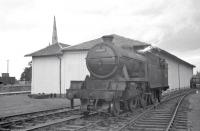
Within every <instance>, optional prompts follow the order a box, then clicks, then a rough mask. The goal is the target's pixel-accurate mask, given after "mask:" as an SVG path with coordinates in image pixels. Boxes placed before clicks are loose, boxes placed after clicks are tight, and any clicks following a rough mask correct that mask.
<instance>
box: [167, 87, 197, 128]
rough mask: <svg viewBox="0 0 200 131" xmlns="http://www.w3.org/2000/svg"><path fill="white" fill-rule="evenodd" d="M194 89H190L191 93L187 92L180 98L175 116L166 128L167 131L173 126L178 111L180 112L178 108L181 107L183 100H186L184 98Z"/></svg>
mask: <svg viewBox="0 0 200 131" xmlns="http://www.w3.org/2000/svg"><path fill="white" fill-rule="evenodd" d="M193 91H194V90H192V91H190V92H189V93H187V94H185V95H184V96H182V97H181V99H180V100H179V102H178V104H177V106H176V109H175V110H174V113H173V116H172V118H171V120H170V122H169V124H168V126H167V128H166V130H165V131H169V130H170V129H171V127H172V126H173V123H174V120H175V117H176V115H177V113H178V109H179V107H180V105H181V103H182V101H183V100H184V98H185V97H186V96H188V95H189V94H190V93H191V92H193Z"/></svg>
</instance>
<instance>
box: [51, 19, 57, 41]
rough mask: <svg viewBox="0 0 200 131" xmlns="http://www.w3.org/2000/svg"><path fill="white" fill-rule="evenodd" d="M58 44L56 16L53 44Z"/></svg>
mask: <svg viewBox="0 0 200 131" xmlns="http://www.w3.org/2000/svg"><path fill="white" fill-rule="evenodd" d="M56 43H58V36H57V29H56V17H55V16H54V22H53V34H52V44H56Z"/></svg>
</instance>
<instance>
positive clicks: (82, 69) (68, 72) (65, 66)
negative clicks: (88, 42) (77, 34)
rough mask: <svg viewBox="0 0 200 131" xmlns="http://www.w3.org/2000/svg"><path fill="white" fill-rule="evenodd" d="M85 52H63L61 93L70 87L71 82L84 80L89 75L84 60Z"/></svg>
mask: <svg viewBox="0 0 200 131" xmlns="http://www.w3.org/2000/svg"><path fill="white" fill-rule="evenodd" d="M86 56H87V51H76V52H75V51H73V52H64V54H63V59H62V92H64V93H65V92H66V89H68V88H69V87H70V81H71V80H78V81H79V80H84V79H85V76H86V75H87V74H89V72H88V70H87V67H86V61H85V58H86Z"/></svg>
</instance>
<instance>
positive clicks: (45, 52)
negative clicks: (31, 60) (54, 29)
mask: <svg viewBox="0 0 200 131" xmlns="http://www.w3.org/2000/svg"><path fill="white" fill-rule="evenodd" d="M67 46H69V45H67V44H63V43H56V44H52V45H49V46H47V47H45V48H43V49H40V50H38V51H35V52H33V53H30V54H27V55H25V56H51V55H59V54H62V51H61V50H62V49H63V48H65V47H67Z"/></svg>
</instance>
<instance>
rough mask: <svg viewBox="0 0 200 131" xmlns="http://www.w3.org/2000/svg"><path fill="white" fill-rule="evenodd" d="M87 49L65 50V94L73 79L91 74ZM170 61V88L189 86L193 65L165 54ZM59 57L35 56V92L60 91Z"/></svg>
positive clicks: (62, 73) (63, 74) (33, 70)
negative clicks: (86, 59) (179, 61)
mask: <svg viewBox="0 0 200 131" xmlns="http://www.w3.org/2000/svg"><path fill="white" fill-rule="evenodd" d="M86 56H87V51H76V52H75V51H73V52H64V54H63V56H62V64H61V93H62V94H65V93H66V89H68V88H69V87H70V81H71V80H84V79H85V77H86V75H87V74H89V72H88V70H87V67H86V61H85V58H86ZM163 57H164V58H165V59H166V61H167V63H168V82H169V86H170V89H174V88H179V80H180V87H187V86H189V85H190V78H191V77H192V74H193V69H192V67H189V66H187V65H185V64H182V63H178V62H177V61H176V60H174V59H172V58H171V57H168V56H163ZM59 68H60V67H59V59H58V58H57V57H56V56H48V57H33V68H32V89H31V92H32V93H33V94H35V93H43V92H44V93H60V79H59Z"/></svg>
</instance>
